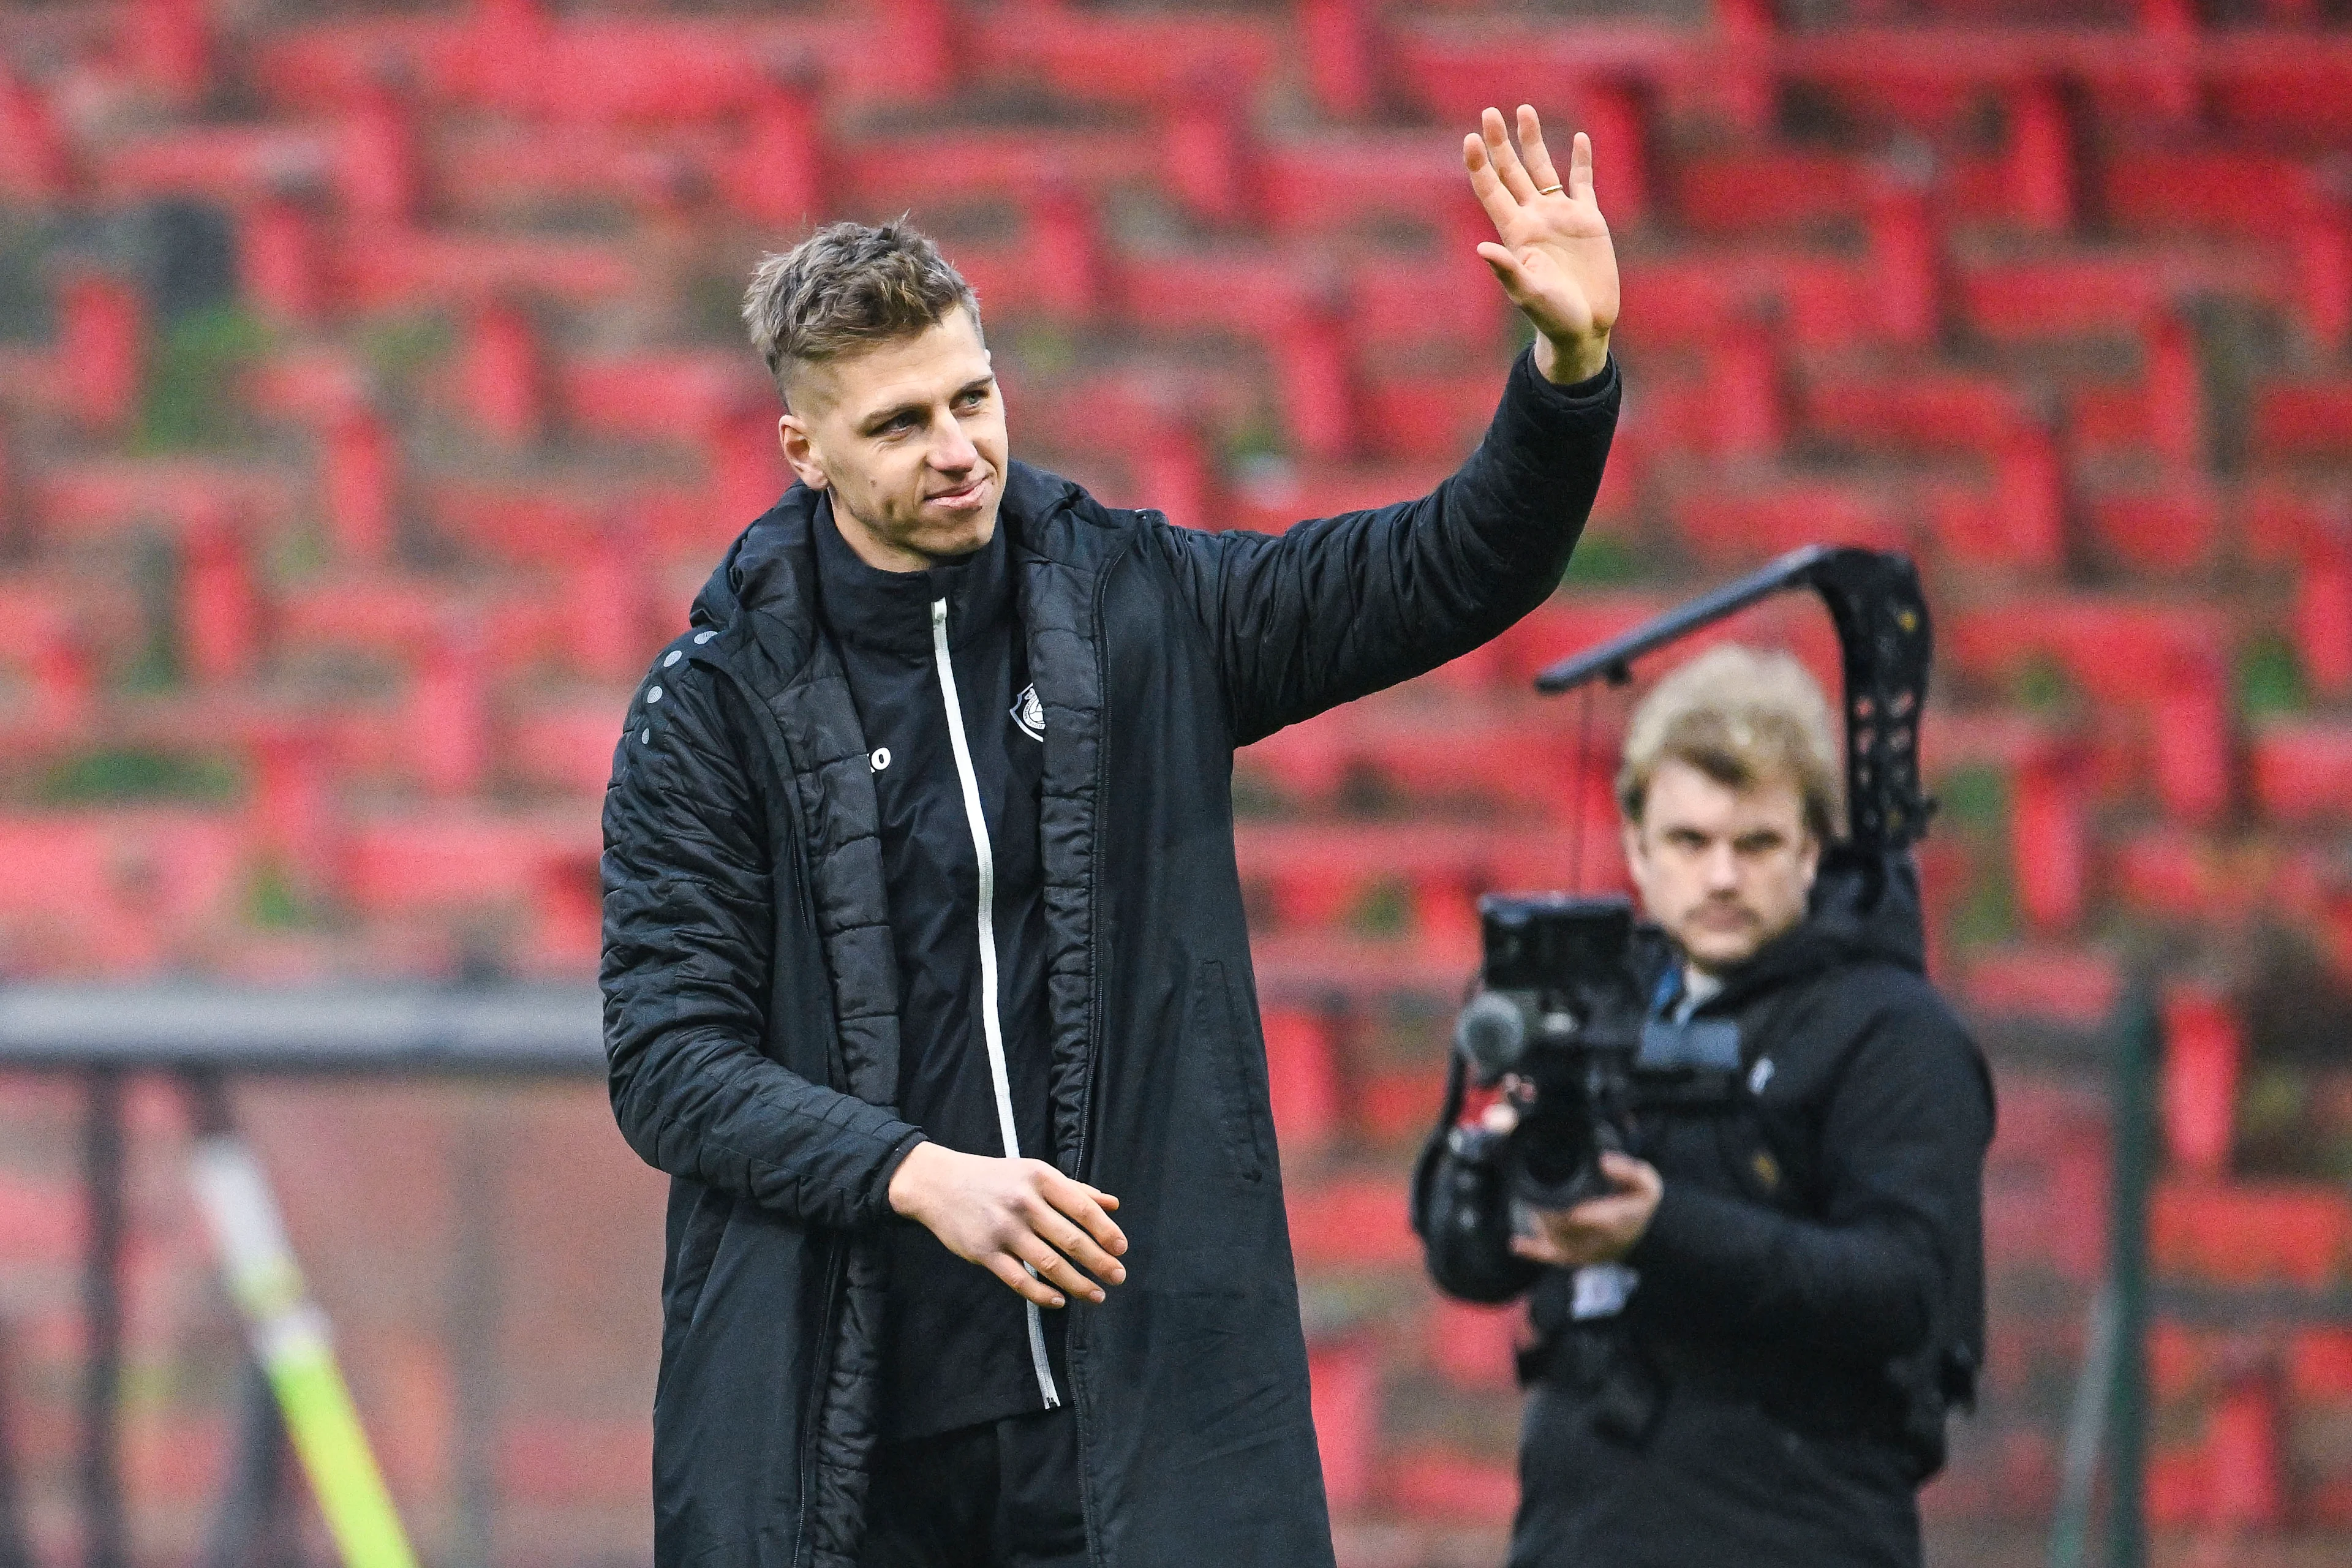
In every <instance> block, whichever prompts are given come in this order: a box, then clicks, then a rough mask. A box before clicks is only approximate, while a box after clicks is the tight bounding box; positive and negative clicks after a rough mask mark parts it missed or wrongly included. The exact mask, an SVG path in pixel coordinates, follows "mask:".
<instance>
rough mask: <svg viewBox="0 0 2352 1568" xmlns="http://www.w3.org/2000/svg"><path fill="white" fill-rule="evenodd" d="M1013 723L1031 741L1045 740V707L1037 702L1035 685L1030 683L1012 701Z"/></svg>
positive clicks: (1032, 682) (1033, 682)
mask: <svg viewBox="0 0 2352 1568" xmlns="http://www.w3.org/2000/svg"><path fill="white" fill-rule="evenodd" d="M1013 722H1014V723H1015V724H1018V725H1020V726H1021V732H1022V733H1023V734H1024V735H1026V736H1028V737H1029V738H1030V739H1031V740H1033V741H1042V740H1044V739H1045V704H1044V703H1043V702H1040V701H1038V700H1037V683H1036V682H1035V681H1034V680H1033V681H1031V682H1030V683H1029V684H1028V685H1026V686H1024V687H1023V688H1022V689H1021V695H1020V696H1018V697H1016V698H1014V699H1013Z"/></svg>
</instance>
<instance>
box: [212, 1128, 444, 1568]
mask: <svg viewBox="0 0 2352 1568" xmlns="http://www.w3.org/2000/svg"><path fill="white" fill-rule="evenodd" d="M194 1183H195V1189H196V1201H197V1205H198V1206H199V1207H200V1208H202V1209H203V1211H204V1215H205V1223H206V1225H207V1226H209V1227H210V1228H211V1230H212V1233H213V1240H214V1242H215V1244H216V1245H217V1246H218V1247H219V1248H220V1255H221V1268H222V1270H223V1272H224V1273H226V1275H227V1277H228V1287H229V1294H230V1295H231V1296H232V1297H234V1298H235V1299H236V1304H237V1309H238V1310H239V1311H241V1312H242V1313H243V1314H244V1315H245V1321H246V1332H247V1338H248V1339H249V1340H250V1342H251V1343H252V1345H253V1353H254V1358H255V1359H256V1360H257V1361H258V1362H260V1363H261V1369H262V1371H263V1372H265V1373H268V1377H269V1386H270V1388H271V1389H272V1390H273V1391H274V1392H275V1393H276V1394H277V1395H278V1409H279V1410H280V1411H281V1412H283V1413H284V1415H285V1417H286V1431H287V1435H288V1436H290V1437H291V1438H292V1439H293V1442H294V1452H295V1455H296V1457H297V1458H299V1459H300V1460H301V1462H302V1468H303V1471H304V1473H306V1474H307V1475H308V1476H309V1477H310V1490H311V1492H312V1494H313V1495H315V1496H316V1497H317V1498H318V1500H319V1511H320V1513H321V1514H322V1515H324V1516H325V1518H326V1521H327V1529H328V1531H329V1532H330V1533H331V1534H332V1535H333V1536H334V1538H335V1548H336V1550H337V1552H340V1553H341V1557H342V1560H343V1564H344V1568H416V1556H415V1552H412V1551H411V1550H410V1549H409V1545H408V1534H407V1532H406V1531H404V1530H403V1529H402V1528H401V1524H400V1515H399V1513H398V1512H397V1511H395V1510H394V1508H393V1506H392V1494H391V1493H390V1492H388V1491H386V1490H385V1489H384V1485H383V1471H381V1470H379V1469H378V1468H376V1462H375V1455H374V1453H373V1451H372V1450H371V1449H370V1448H369V1447H368V1441H367V1433H366V1432H365V1431H364V1430H362V1427H361V1426H360V1418H359V1411H358V1410H357V1408H355V1407H354V1406H353V1405H352V1391H351V1388H350V1387H349V1385H347V1384H345V1383H344V1382H343V1373H342V1369H341V1367H340V1366H338V1365H337V1364H336V1363H335V1350H334V1342H333V1340H332V1337H331V1335H330V1333H329V1331H328V1328H327V1315H326V1313H324V1312H322V1311H320V1310H319V1305H318V1303H317V1302H315V1301H313V1300H310V1290H309V1288H308V1287H307V1286H305V1285H304V1284H303V1282H302V1273H301V1270H300V1269H299V1268H296V1267H295V1263H294V1252H293V1248H292V1247H290V1246H289V1245H288V1243H287V1240H286V1226H285V1224H284V1222H283V1221H282V1220H281V1219H280V1218H279V1217H278V1203H277V1200H276V1199H275V1198H274V1197H273V1196H272V1195H271V1194H270V1191H269V1183H268V1179H267V1178H266V1177H264V1176H263V1174H262V1173H261V1166H260V1163H259V1162H257V1160H255V1159H254V1157H253V1152H252V1150H251V1149H249V1148H247V1145H246V1142H245V1141H244V1140H243V1139H241V1138H238V1137H236V1135H235V1134H233V1133H215V1134H212V1135H210V1136H207V1137H204V1138H199V1139H198V1140H197V1141H196V1144H195V1153H194Z"/></svg>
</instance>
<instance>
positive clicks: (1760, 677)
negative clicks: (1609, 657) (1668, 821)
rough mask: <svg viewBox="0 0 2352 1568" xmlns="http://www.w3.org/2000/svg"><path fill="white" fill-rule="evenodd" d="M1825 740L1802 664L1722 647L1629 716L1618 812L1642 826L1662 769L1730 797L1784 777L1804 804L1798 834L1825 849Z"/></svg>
mask: <svg viewBox="0 0 2352 1568" xmlns="http://www.w3.org/2000/svg"><path fill="white" fill-rule="evenodd" d="M1669 761H1671V762H1680V763H1688V764H1689V765H1691V766H1692V767H1695V768H1696V769H1697V770H1698V771H1699V772H1701V773H1705V774H1706V776H1707V777H1709V778H1711V779H1713V780H1715V781H1716V783H1717V784H1723V785H1726V786H1727V787H1729V788H1732V789H1748V788H1749V787H1751V786H1753V785H1755V784H1759V783H1761V782H1764V781H1766V780H1772V779H1785V780H1787V781H1789V782H1790V783H1791V784H1795V785H1796V786H1797V793H1798V795H1799V796H1800V797H1801V799H1802V801H1803V804H1804V812H1805V826H1806V827H1808V828H1809V829H1811V832H1812V835H1813V837H1815V838H1816V839H1818V840H1820V841H1822V842H1823V843H1827V842H1828V841H1829V840H1831V839H1832V838H1834V837H1837V830H1838V825H1839V823H1840V822H1841V820H1842V819H1843V816H1844V811H1843V804H1842V802H1841V801H1840V799H1839V789H1838V768H1837V747H1836V743H1835V742H1834V741H1833V740H1832V729H1831V724H1830V704H1829V699H1827V698H1826V697H1824V696H1822V689H1821V687H1820V686H1819V685H1817V684H1816V683H1815V682H1814V680H1813V678H1812V677H1811V675H1808V674H1807V673H1806V672H1805V667H1804V666H1803V665H1801V664H1799V663H1798V662H1797V661H1796V660H1795V659H1794V658H1790V656H1789V655H1787V654H1785V653H1759V652H1757V651H1756V650H1755V649H1754V648H1750V647H1741V646H1740V645H1739V644H1738V643H1727V644H1725V645H1724V646H1722V647H1715V648H1710V649H1708V650H1707V651H1706V652H1705V653H1703V654H1701V655H1699V656H1698V657H1697V658H1695V659H1692V660H1691V661H1690V662H1689V663H1688V664H1685V665H1684V666H1682V667H1681V668H1678V669H1676V670H1675V671H1674V672H1673V673H1671V674H1669V675H1668V676H1667V677H1666V678H1665V679H1664V680H1661V681H1659V682H1658V684H1657V685H1656V686H1655V687H1654V688H1653V689H1651V691H1650V694H1649V695H1648V696H1647V697H1645V698H1643V700H1642V703H1641V706H1640V707H1638V708H1636V709H1634V710H1633V723H1632V724H1631V725H1629V726H1628V727H1627V729H1626V732H1625V758H1624V763H1623V764H1622V766H1621V767H1620V768H1619V769H1618V771H1617V805H1618V806H1619V808H1620V809H1622V811H1623V812H1624V813H1625V819H1626V820H1627V821H1628V822H1634V823H1638V822H1640V821H1641V820H1642V807H1643V804H1644V803H1645V802H1646V801H1647V800H1648V798H1649V794H1650V781H1651V780H1652V779H1654V778H1655V777H1656V776H1657V772H1658V767H1659V764H1661V763H1666V762H1669Z"/></svg>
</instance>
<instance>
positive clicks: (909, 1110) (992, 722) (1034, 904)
mask: <svg viewBox="0 0 2352 1568" xmlns="http://www.w3.org/2000/svg"><path fill="white" fill-rule="evenodd" d="M814 510H815V521H814V527H815V533H816V563H817V584H818V600H819V618H820V620H821V621H822V622H823V624H824V628H825V630H826V631H828V632H829V633H831V634H832V636H833V637H834V640H835V644H836V645H837V646H838V647H840V649H841V661H842V669H843V673H844V674H845V676H846V677H847V678H848V680H849V696H850V700H851V702H852V704H853V705H854V706H855V707H856V710H857V720H858V724H859V726H860V728H862V729H863V730H864V731H865V732H866V740H867V742H870V743H871V745H872V748H873V749H872V750H871V751H870V752H867V753H866V764H867V766H868V767H869V768H870V769H871V770H872V773H873V775H874V798H875V805H876V807H877V811H878V813H879V820H878V826H879V829H880V836H881V839H882V880H883V885H884V888H885V890H886V892H887V901H888V905H889V909H890V945H891V948H892V950H893V952H894V953H895V955H896V957H897V959H898V1047H899V1049H898V1098H897V1101H896V1103H897V1105H898V1114H899V1115H900V1116H901V1117H902V1118H904V1119H905V1120H906V1121H908V1122H911V1123H912V1124H914V1125H915V1126H917V1127H919V1128H921V1129H922V1130H923V1131H924V1133H925V1134H926V1135H927V1136H929V1138H930V1139H931V1140H932V1141H933V1142H938V1143H941V1144H944V1145H946V1146H947V1147H948V1148H950V1149H960V1150H961V1151H963V1152H965V1153H968V1154H990V1155H1003V1154H1025V1155H1028V1156H1030V1157H1032V1158H1041V1159H1042V1158H1048V1157H1050V1156H1051V1154H1052V1152H1053V1146H1054V1145H1053V1135H1052V1133H1051V1132H1050V1131H1048V1129H1047V1125H1046V1110H1047V1089H1046V1080H1047V1075H1048V1073H1049V1071H1050V1068H1051V1061H1052V1050H1051V1046H1050V1042H1049V1041H1048V1039H1047V1037H1046V1035H1047V1030H1046V1013H1045V868H1044V865H1043V863H1042V861H1041V860H1040V858H1039V856H1038V851H1037V826H1038V816H1037V806H1038V802H1039V798H1040V796H1039V792H1040V788H1041V784H1042V782H1043V777H1044V773H1045V725H1044V724H1043V723H1042V722H1041V721H1040V720H1041V719H1042V712H1041V711H1033V707H1034V705H1033V703H1032V702H1031V701H1029V700H1027V698H1028V697H1029V696H1030V695H1032V694H1034V690H1035V688H1034V685H1033V684H1031V683H1030V682H1029V679H1028V675H1027V673H1026V671H1027V669H1028V658H1027V655H1026V651H1025V650H1024V648H1023V647H1022V646H1021V628H1020V626H1019V624H1018V622H1017V621H1016V620H1015V619H1014V616H1013V584H1012V578H1011V574H1010V572H1009V570H1008V567H1007V563H1008V559H1009V557H1010V554H1011V552H1010V551H1009V550H1008V549H1007V548H1006V544H1005V538H1004V531H1003V530H1002V529H1000V530H998V531H997V532H996V533H995V534H994V536H992V538H991V539H990V540H989V542H988V543H987V544H986V546H984V547H983V548H982V549H980V550H978V551H975V552H973V553H972V554H971V555H970V556H968V557H966V558H965V559H963V560H961V561H959V562H956V563H952V564H950V565H946V566H934V567H932V568H931V569H930V570H929V571H924V572H883V571H879V570H877V569H876V568H874V567H872V566H869V565H867V564H866V563H865V562H863V561H861V560H859V559H858V558H857V555H856V552H854V551H852V550H851V549H850V547H849V542H848V541H846V540H845V539H843V538H842V536H841V531H840V528H839V527H838V525H837V524H836V523H835V521H834V518H833V516H832V508H831V506H830V505H828V504H827V503H826V501H825V500H824V499H820V500H819V501H818V503H817V506H816V508H815V509H814ZM943 659H944V661H945V663H946V666H947V668H946V669H945V671H944V672H943V671H942V669H941V668H940V666H941V662H942V660H943ZM950 691H952V692H953V693H954V695H955V708H956V713H955V719H954V726H953V728H952V729H951V728H950V720H949V714H948V694H949V693H950ZM967 784H969V789H970V794H969V796H967V793H966V792H967ZM975 809H976V810H977V812H978V824H979V826H978V827H977V829H975V827H974V816H973V813H974V811H975ZM983 847H985V850H986V852H987V857H988V860H987V867H988V877H987V880H988V882H989V893H990V896H989V920H988V922H987V926H986V931H987V936H988V945H989V953H990V956H991V958H992V959H993V960H994V964H993V966H992V967H990V966H986V965H983V964H982V961H981V931H982V926H981V923H980V921H979V910H980V885H981V880H982V876H981V855H982V848H983ZM991 1003H993V1011H991V1009H990V1005H991ZM1000 1075H1001V1082H1002V1087H1003V1099H1002V1100H1000V1099H999V1097H998V1089H999V1084H1000ZM1008 1124H1009V1131H1008ZM891 1230H892V1234H891V1237H890V1240H891V1248H890V1297H889V1303H888V1310H887V1321H886V1325H885V1334H886V1340H885V1346H884V1349H885V1354H884V1360H883V1367H882V1373H883V1397H882V1436H883V1439H884V1440H885V1441H886V1442H898V1441H905V1440H908V1439H910V1438H915V1437H922V1436H930V1435H931V1434H933V1433H938V1432H946V1431H951V1430H953V1429H954V1428H956V1427H959V1426H976V1425H978V1424H979V1423H981V1422H983V1421H995V1420H1000V1419H1003V1417H1005V1416H1009V1415H1022V1414H1024V1413H1026V1412H1030V1411H1035V1410H1043V1409H1046V1408H1049V1407H1052V1406H1057V1405H1060V1404H1061V1402H1062V1400H1061V1384H1062V1383H1064V1382H1066V1371H1065V1370H1064V1369H1063V1367H1062V1364H1061V1349H1062V1332H1061V1326H1062V1323H1063V1321H1064V1318H1063V1314H1061V1313H1059V1312H1053V1313H1047V1312H1042V1311H1040V1310H1038V1309H1036V1308H1034V1307H1032V1306H1030V1305H1029V1304H1028V1303H1026V1302H1024V1301H1023V1300H1021V1299H1020V1298H1019V1297H1018V1296H1015V1295H1014V1294H1013V1292H1012V1291H1010V1290H1008V1289H1005V1288H1004V1286H1003V1283H1002V1282H1001V1281H999V1280H998V1279H997V1278H996V1277H995V1276H994V1275H992V1274H991V1273H989V1272H988V1271H987V1270H986V1269H984V1268H973V1267H972V1266H971V1264H969V1263H967V1262H965V1261H964V1260H963V1259H962V1258H958V1257H957V1256H956V1255H955V1254H954V1253H952V1252H950V1251H949V1250H948V1249H947V1248H946V1247H944V1246H943V1245H941V1243H940V1239H939V1237H935V1236H933V1235H932V1234H931V1233H930V1232H929V1231H928V1230H925V1229H924V1228H923V1227H922V1226H919V1225H914V1224H908V1223H902V1224H899V1225H898V1226H893V1227H891Z"/></svg>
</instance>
